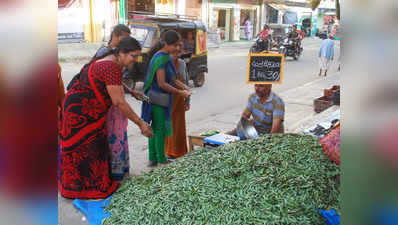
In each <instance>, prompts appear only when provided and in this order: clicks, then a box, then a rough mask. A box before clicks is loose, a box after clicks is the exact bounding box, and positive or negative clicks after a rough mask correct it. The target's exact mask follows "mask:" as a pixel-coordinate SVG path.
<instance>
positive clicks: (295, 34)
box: [287, 24, 302, 49]
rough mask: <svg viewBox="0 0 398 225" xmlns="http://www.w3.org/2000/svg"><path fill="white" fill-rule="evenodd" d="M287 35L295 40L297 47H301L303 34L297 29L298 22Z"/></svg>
mask: <svg viewBox="0 0 398 225" xmlns="http://www.w3.org/2000/svg"><path fill="white" fill-rule="evenodd" d="M287 37H288V38H289V39H291V40H292V41H293V43H294V45H295V48H296V49H297V48H301V39H302V36H301V34H300V32H299V31H298V30H297V25H296V24H294V25H293V28H292V31H290V33H289V34H288V35H287Z"/></svg>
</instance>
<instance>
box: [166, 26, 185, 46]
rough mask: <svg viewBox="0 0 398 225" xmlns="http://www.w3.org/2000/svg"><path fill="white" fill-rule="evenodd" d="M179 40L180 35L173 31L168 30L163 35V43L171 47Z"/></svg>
mask: <svg viewBox="0 0 398 225" xmlns="http://www.w3.org/2000/svg"><path fill="white" fill-rule="evenodd" d="M180 40H181V35H180V34H179V33H178V32H177V31H175V30H168V31H166V33H164V37H163V41H164V42H166V44H168V45H172V44H175V43H177V42H178V41H180Z"/></svg>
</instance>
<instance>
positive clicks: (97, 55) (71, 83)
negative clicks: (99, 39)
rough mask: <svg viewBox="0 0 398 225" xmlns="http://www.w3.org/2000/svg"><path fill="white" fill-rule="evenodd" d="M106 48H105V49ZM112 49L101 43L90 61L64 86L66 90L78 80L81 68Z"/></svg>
mask: <svg viewBox="0 0 398 225" xmlns="http://www.w3.org/2000/svg"><path fill="white" fill-rule="evenodd" d="M105 48H106V49H105ZM111 50H112V49H110V48H108V47H107V46H105V45H103V46H101V48H99V49H98V51H97V52H96V53H95V55H94V56H93V57H92V59H91V60H90V62H88V63H86V64H85V65H84V66H83V68H82V69H81V70H80V72H79V73H77V74H76V75H75V76H74V77H73V78H72V80H71V81H70V82H69V84H68V86H67V87H66V90H67V91H69V90H70V89H71V88H72V86H73V84H75V83H76V81H78V80H80V74H81V73H82V71H83V69H84V68H86V67H88V66H90V65H91V63H93V62H94V61H96V60H98V59H101V58H103V57H105V56H107V55H108V53H109V52H110V51H111Z"/></svg>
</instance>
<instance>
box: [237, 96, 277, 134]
mask: <svg viewBox="0 0 398 225" xmlns="http://www.w3.org/2000/svg"><path fill="white" fill-rule="evenodd" d="M245 112H247V113H250V114H251V115H252V116H253V121H254V124H255V128H256V130H257V132H258V133H260V134H268V133H270V132H271V129H272V122H273V120H274V119H281V120H282V124H281V133H283V132H284V127H283V121H284V118H285V103H284V102H283V100H282V99H281V98H280V97H279V96H278V95H276V94H275V93H273V92H272V91H271V93H270V95H269V97H268V99H267V101H266V102H265V104H262V103H261V102H260V98H259V97H258V96H257V95H256V94H252V95H250V97H249V100H248V102H247V107H246V109H245Z"/></svg>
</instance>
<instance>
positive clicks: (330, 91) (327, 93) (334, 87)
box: [323, 85, 340, 98]
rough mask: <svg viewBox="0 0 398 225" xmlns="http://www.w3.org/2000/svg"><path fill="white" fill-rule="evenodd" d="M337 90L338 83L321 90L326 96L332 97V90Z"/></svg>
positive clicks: (338, 88)
mask: <svg viewBox="0 0 398 225" xmlns="http://www.w3.org/2000/svg"><path fill="white" fill-rule="evenodd" d="M338 90H340V85H334V86H333V87H332V88H330V89H324V90H323V95H324V96H326V97H328V98H332V97H333V92H334V91H338Z"/></svg>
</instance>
